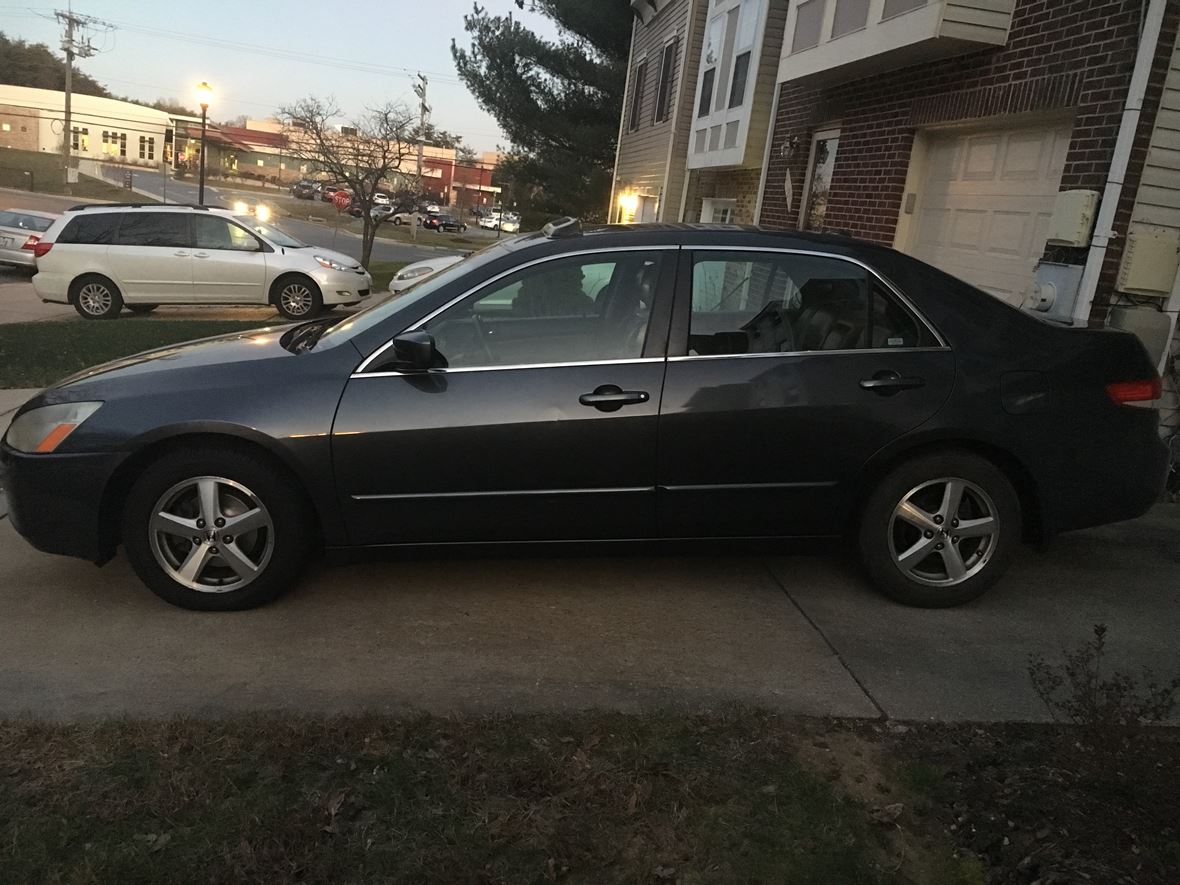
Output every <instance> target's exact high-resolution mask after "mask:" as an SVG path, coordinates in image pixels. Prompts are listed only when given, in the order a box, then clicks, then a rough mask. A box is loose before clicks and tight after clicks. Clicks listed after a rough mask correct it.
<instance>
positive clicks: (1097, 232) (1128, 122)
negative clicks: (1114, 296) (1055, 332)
mask: <svg viewBox="0 0 1180 885" xmlns="http://www.w3.org/2000/svg"><path fill="white" fill-rule="evenodd" d="M1167 5H1168V0H1149V2H1148V5H1147V15H1146V16H1145V17H1144V20H1143V32H1142V33H1141V34H1140V36H1139V49H1138V51H1137V52H1136V54H1135V68H1134V70H1133V71H1132V73H1131V85H1130V86H1129V87H1128V89H1127V101H1126V104H1124V105H1123V120H1122V123H1121V124H1120V125H1119V134H1118V138H1117V139H1116V140H1115V144H1114V156H1113V157H1112V158H1111V161H1110V172H1109V173H1108V175H1107V178H1106V188H1105V190H1103V192H1102V205H1101V207H1100V208H1099V210H1098V220H1097V221H1096V222H1095V224H1094V236H1093V238H1092V239H1091V240H1090V252H1089V254H1088V255H1087V256H1086V267H1085V269H1084V270H1083V271H1082V280H1081V283H1080V284H1079V285H1078V298H1077V301H1076V302H1075V304H1074V309H1073V324H1074V325H1085V324H1086V322H1087V321H1088V319H1089V317H1090V306H1091V305H1092V304H1093V303H1094V296H1095V295H1096V294H1097V292H1098V276H1099V274H1101V273H1102V264H1103V262H1104V261H1105V260H1106V248H1107V246H1109V245H1110V241H1111V240H1112V239H1113V238H1114V237H1116V236H1117V234H1116V233H1115V231H1114V229H1113V227H1114V216H1115V213H1116V212H1117V211H1118V206H1119V198H1120V197H1121V196H1122V193H1123V180H1124V179H1125V178H1126V177H1127V166H1128V165H1129V164H1130V160H1131V147H1132V146H1133V145H1134V143H1135V131H1136V130H1137V129H1138V128H1139V114H1140V112H1141V111H1142V110H1143V96H1144V94H1145V93H1146V92H1147V79H1148V76H1149V75H1150V74H1151V64H1152V62H1153V61H1154V60H1155V50H1156V47H1157V46H1158V45H1159V40H1160V30H1161V28H1162V26H1163V22H1164V9H1165V7H1166V6H1167Z"/></svg>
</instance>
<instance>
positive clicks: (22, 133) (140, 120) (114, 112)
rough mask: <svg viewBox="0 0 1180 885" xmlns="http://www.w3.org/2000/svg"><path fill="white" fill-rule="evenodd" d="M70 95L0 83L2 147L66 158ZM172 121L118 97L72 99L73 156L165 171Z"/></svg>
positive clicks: (159, 113) (170, 144) (0, 138)
mask: <svg viewBox="0 0 1180 885" xmlns="http://www.w3.org/2000/svg"><path fill="white" fill-rule="evenodd" d="M64 116H65V93H63V92H59V91H56V90H53V89H33V88H31V87H28V86H9V85H5V84H0V147H7V148H13V149H16V150H25V151H38V152H44V153H61V150H62V121H63V118H64ZM171 148H172V117H171V115H170V114H168V113H167V112H165V111H158V110H156V109H155V108H149V107H145V106H144V105H140V104H135V103H134V102H130V101H121V100H119V99H116V98H100V97H98V96H95V95H78V94H76V93H75V94H74V95H72V96H71V98H70V153H71V155H72V156H74V157H76V158H78V159H89V160H99V161H104V160H105V161H112V162H118V163H126V164H130V165H133V166H160V165H162V164H163V163H165V162H167V161H168V160H169V158H170V156H171Z"/></svg>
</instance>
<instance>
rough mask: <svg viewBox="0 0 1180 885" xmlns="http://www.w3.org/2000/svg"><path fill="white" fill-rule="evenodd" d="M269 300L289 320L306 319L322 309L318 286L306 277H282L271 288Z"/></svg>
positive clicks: (322, 300) (322, 299)
mask: <svg viewBox="0 0 1180 885" xmlns="http://www.w3.org/2000/svg"><path fill="white" fill-rule="evenodd" d="M271 300H272V301H273V302H274V306H275V308H276V309H277V310H278V312H279V313H280V314H282V315H283V316H284V317H286V318H287V319H289V320H308V319H311V318H312V317H314V316H315V315H316V314H318V313H319V312H320V311H322V310H323V309H324V296H323V295H322V294H321V292H320V287H319V286H317V285H316V284H315V282H314V281H312V280H311V279H309V278H308V277H303V276H291V277H282V278H280V279H279V280H277V281H276V282H275V284H274V288H273V289H272V290H271Z"/></svg>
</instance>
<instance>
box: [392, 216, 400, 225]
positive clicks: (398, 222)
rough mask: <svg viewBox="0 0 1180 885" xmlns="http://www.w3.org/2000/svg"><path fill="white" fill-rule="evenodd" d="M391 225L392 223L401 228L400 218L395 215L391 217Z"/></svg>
mask: <svg viewBox="0 0 1180 885" xmlns="http://www.w3.org/2000/svg"><path fill="white" fill-rule="evenodd" d="M393 223H394V224H396V225H398V226H399V227H400V226H401V223H402V220H401V218H399V217H398V216H396V215H395V216H394V217H393Z"/></svg>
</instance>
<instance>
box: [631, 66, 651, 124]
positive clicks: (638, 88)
mask: <svg viewBox="0 0 1180 885" xmlns="http://www.w3.org/2000/svg"><path fill="white" fill-rule="evenodd" d="M634 71H635V74H634V77H633V78H632V81H631V106H630V108H629V109H628V113H627V131H628V132H635V131H637V130H638V129H639V127H640V126H641V125H642V124H643V93H644V91H645V90H646V89H647V56H644V57H643V58H641V59H639V60H638V61H637V62H636V63H635V68H634Z"/></svg>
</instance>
